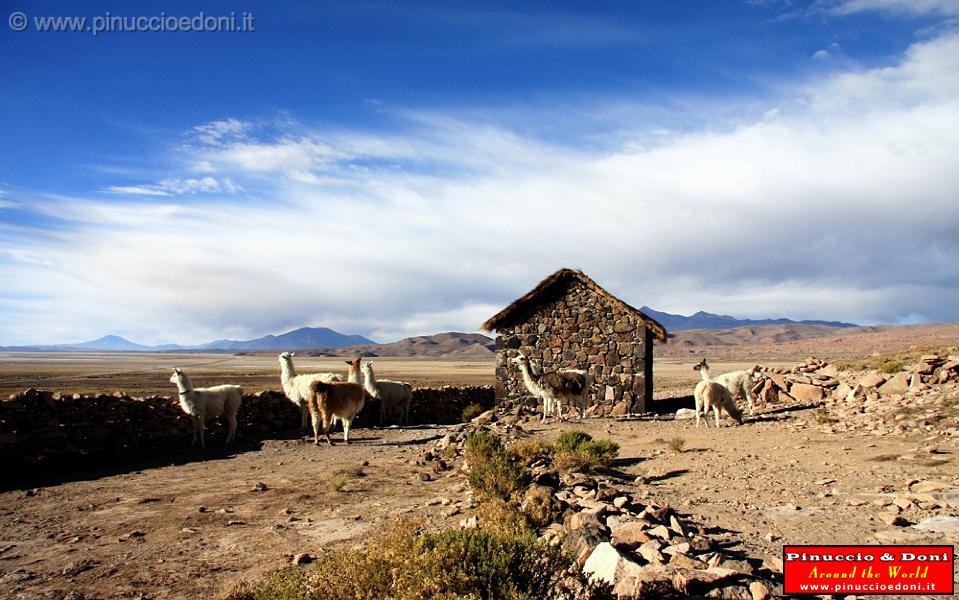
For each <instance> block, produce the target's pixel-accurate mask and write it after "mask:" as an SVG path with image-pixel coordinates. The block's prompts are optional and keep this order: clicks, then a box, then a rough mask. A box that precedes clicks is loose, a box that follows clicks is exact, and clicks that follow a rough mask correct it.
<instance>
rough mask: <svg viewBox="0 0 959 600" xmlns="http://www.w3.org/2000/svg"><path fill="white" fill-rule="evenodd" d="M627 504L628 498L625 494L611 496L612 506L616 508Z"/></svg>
mask: <svg viewBox="0 0 959 600" xmlns="http://www.w3.org/2000/svg"><path fill="white" fill-rule="evenodd" d="M627 504H629V498H628V497H627V496H617V497H615V498H613V506H615V507H616V508H623V507H624V506H626V505H627Z"/></svg>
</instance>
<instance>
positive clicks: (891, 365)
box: [879, 360, 902, 375]
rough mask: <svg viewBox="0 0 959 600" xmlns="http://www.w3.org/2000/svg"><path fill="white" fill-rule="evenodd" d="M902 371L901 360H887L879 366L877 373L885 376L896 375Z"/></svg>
mask: <svg viewBox="0 0 959 600" xmlns="http://www.w3.org/2000/svg"><path fill="white" fill-rule="evenodd" d="M899 371H902V361H901V360H887V361H886V362H884V363H882V364H881V365H879V372H880V373H886V374H887V375H889V374H892V373H898V372H899Z"/></svg>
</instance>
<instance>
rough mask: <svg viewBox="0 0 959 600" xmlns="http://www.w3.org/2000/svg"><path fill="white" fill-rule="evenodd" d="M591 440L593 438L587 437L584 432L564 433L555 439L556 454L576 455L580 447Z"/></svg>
mask: <svg viewBox="0 0 959 600" xmlns="http://www.w3.org/2000/svg"><path fill="white" fill-rule="evenodd" d="M592 439H593V436H591V435H589V434H588V433H586V432H585V431H579V430H576V429H574V430H572V431H564V432H563V433H561V434H560V436H559V437H558V438H556V451H557V452H572V453H573V454H576V453H577V452H578V451H579V448H580V446H582V445H583V444H585V443H586V442H589V441H591V440H592Z"/></svg>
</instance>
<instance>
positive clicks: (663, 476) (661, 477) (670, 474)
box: [643, 469, 689, 484]
mask: <svg viewBox="0 0 959 600" xmlns="http://www.w3.org/2000/svg"><path fill="white" fill-rule="evenodd" d="M686 473H689V469H673V470H671V471H666V472H665V473H659V474H657V475H647V476H645V477H643V479H644V480H645V481H646V483H647V484H649V483H653V482H656V481H665V480H667V479H673V478H675V477H679V476H680V475H685V474H686Z"/></svg>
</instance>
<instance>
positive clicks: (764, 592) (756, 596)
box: [749, 581, 769, 600]
mask: <svg viewBox="0 0 959 600" xmlns="http://www.w3.org/2000/svg"><path fill="white" fill-rule="evenodd" d="M749 593H750V594H751V595H752V597H753V600H768V599H769V586H768V585H766V584H765V583H763V582H762V581H753V582H752V583H750V584H749Z"/></svg>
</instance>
